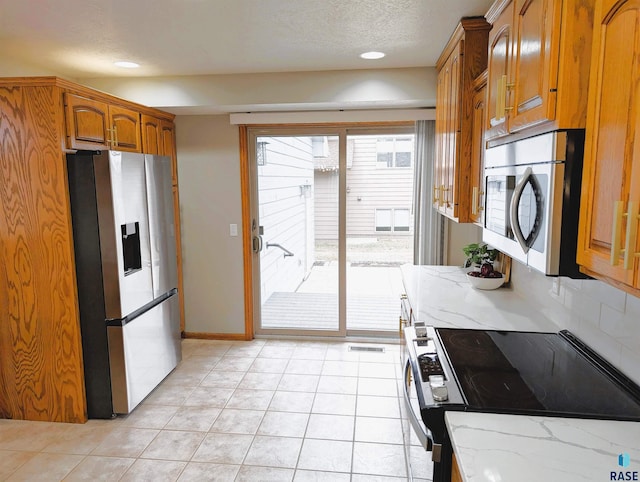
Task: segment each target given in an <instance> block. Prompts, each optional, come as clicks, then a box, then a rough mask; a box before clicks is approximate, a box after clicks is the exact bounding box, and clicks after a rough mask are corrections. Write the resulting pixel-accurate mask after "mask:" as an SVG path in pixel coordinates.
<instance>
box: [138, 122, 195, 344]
mask: <svg viewBox="0 0 640 482" xmlns="http://www.w3.org/2000/svg"><path fill="white" fill-rule="evenodd" d="M141 122H142V148H143V152H144V153H145V154H158V155H161V156H169V157H171V159H172V162H171V177H172V184H173V209H174V217H175V223H176V226H180V195H179V193H178V162H177V156H176V142H175V129H174V125H173V121H171V120H168V119H163V118H158V117H156V116H152V115H148V114H142V121H141ZM176 248H177V251H178V298H179V300H180V331H181V332H184V327H185V318H184V292H183V289H182V287H183V276H182V241H181V238H180V233H179V232H178V233H177V234H176Z"/></svg>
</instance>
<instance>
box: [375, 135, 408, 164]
mask: <svg viewBox="0 0 640 482" xmlns="http://www.w3.org/2000/svg"><path fill="white" fill-rule="evenodd" d="M376 153H377V163H376V166H377V167H381V168H388V167H411V164H412V158H413V139H412V138H411V137H386V136H385V137H378V139H377V141H376Z"/></svg>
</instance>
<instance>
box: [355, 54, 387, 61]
mask: <svg viewBox="0 0 640 482" xmlns="http://www.w3.org/2000/svg"><path fill="white" fill-rule="evenodd" d="M384 55H385V54H384V53H383V52H365V53H363V54H360V58H363V59H367V60H377V59H381V58H382V57H384Z"/></svg>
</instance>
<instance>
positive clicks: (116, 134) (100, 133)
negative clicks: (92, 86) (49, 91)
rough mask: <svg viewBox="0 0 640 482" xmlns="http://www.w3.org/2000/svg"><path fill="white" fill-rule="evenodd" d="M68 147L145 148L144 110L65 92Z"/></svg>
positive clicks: (140, 149)
mask: <svg viewBox="0 0 640 482" xmlns="http://www.w3.org/2000/svg"><path fill="white" fill-rule="evenodd" d="M64 102H65V111H66V125H67V147H68V148H69V149H117V150H120V151H128V152H142V140H141V136H140V113H139V112H137V111H136V110H134V109H130V108H127V107H123V106H120V105H111V104H109V103H107V102H104V101H99V100H95V99H91V98H86V97H82V96H80V95H77V94H72V93H68V92H65V94H64Z"/></svg>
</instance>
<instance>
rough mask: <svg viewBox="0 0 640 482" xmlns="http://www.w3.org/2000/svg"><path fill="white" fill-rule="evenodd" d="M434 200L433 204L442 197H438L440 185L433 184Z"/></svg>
mask: <svg viewBox="0 0 640 482" xmlns="http://www.w3.org/2000/svg"><path fill="white" fill-rule="evenodd" d="M432 202H433V204H435V203H439V202H440V199H439V198H438V186H433V201H432ZM438 205H439V204H438Z"/></svg>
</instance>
